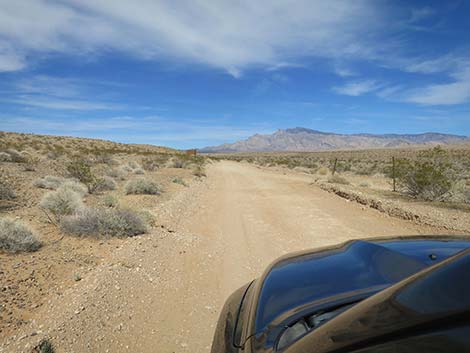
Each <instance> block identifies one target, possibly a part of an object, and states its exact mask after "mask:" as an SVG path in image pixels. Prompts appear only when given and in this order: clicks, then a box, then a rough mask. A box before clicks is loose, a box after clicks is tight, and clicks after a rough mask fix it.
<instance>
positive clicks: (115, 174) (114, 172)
mask: <svg viewBox="0 0 470 353" xmlns="http://www.w3.org/2000/svg"><path fill="white" fill-rule="evenodd" d="M106 174H107V175H108V176H109V177H111V178H115V179H117V180H126V175H127V173H126V172H125V171H123V170H122V169H108V171H107V172H106Z"/></svg>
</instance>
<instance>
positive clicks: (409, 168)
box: [395, 147, 455, 201]
mask: <svg viewBox="0 0 470 353" xmlns="http://www.w3.org/2000/svg"><path fill="white" fill-rule="evenodd" d="M420 157H421V158H420V159H417V160H407V159H400V160H398V161H397V166H396V171H395V174H396V180H397V184H398V187H399V188H400V189H401V190H403V191H404V192H405V193H407V194H408V195H410V196H412V197H415V198H419V199H423V200H428V201H435V200H443V199H444V198H445V196H446V194H448V193H449V192H450V191H451V190H452V188H453V185H454V183H455V180H454V175H453V171H452V165H451V164H450V163H449V162H448V160H447V153H446V152H445V151H444V150H443V149H442V148H440V147H435V148H434V149H432V150H431V151H427V152H425V153H423V154H422V155H421V156H420Z"/></svg>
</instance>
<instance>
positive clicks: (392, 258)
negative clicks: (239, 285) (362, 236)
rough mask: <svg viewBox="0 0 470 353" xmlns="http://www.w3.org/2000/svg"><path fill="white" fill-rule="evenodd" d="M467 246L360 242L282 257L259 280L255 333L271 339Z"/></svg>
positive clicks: (464, 243) (432, 242) (456, 243)
mask: <svg viewBox="0 0 470 353" xmlns="http://www.w3.org/2000/svg"><path fill="white" fill-rule="evenodd" d="M468 247H470V243H469V242H467V241H439V240H412V241H403V240H400V241H385V242H369V241H362V240H356V241H352V242H348V243H345V244H343V245H340V246H339V247H336V248H330V249H326V250H320V251H316V252H309V253H305V254H300V255H295V256H289V257H286V258H281V259H280V260H278V261H277V262H275V263H274V264H273V265H271V267H270V268H269V269H268V270H267V271H266V272H265V274H264V275H263V277H261V278H260V281H258V283H259V286H260V287H259V288H258V298H257V306H256V313H255V317H254V324H253V326H252V331H251V334H260V333H262V332H264V334H263V335H266V334H267V331H269V330H270V329H272V328H275V327H279V325H286V324H288V322H286V321H285V320H286V318H289V317H292V315H294V314H295V313H299V312H302V311H303V310H309V308H312V307H315V306H316V307H318V306H319V305H324V304H325V303H333V302H335V301H336V300H338V299H342V298H351V300H353V299H354V298H356V299H355V300H360V299H363V298H365V297H367V296H370V295H372V294H374V293H377V292H379V291H381V290H383V289H385V288H386V287H389V286H391V285H392V284H394V283H397V282H399V281H401V280H403V279H405V278H407V277H409V276H411V275H413V274H415V273H417V272H419V271H421V270H422V269H424V268H426V267H428V266H430V265H432V264H435V263H437V262H439V261H442V260H444V259H445V258H448V257H449V256H451V255H454V254H455V253H457V252H459V251H461V250H462V249H464V248H468ZM268 336H269V334H268Z"/></svg>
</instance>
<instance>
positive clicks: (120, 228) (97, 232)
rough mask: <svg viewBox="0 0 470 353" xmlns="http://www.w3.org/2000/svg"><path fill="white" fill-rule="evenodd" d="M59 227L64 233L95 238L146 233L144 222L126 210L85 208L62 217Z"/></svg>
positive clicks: (135, 214)
mask: <svg viewBox="0 0 470 353" xmlns="http://www.w3.org/2000/svg"><path fill="white" fill-rule="evenodd" d="M60 227H61V230H62V231H63V232H64V233H68V234H72V235H77V236H91V237H96V238H101V237H106V236H111V237H133V236H136V235H139V234H143V233H145V232H146V231H147V226H146V224H145V221H144V220H143V219H142V218H141V217H140V216H139V215H138V214H137V213H136V212H133V211H131V210H126V209H93V208H85V209H82V210H81V211H79V212H78V213H76V214H74V215H71V216H67V217H64V218H63V219H62V220H61V222H60Z"/></svg>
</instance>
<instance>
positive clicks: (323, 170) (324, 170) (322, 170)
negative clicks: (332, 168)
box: [317, 167, 328, 175]
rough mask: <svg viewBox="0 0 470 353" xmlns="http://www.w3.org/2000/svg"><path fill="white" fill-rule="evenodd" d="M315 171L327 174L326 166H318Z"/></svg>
mask: <svg viewBox="0 0 470 353" xmlns="http://www.w3.org/2000/svg"><path fill="white" fill-rule="evenodd" d="M317 173H318V174H320V175H327V174H328V168H326V167H320V168H318V170H317Z"/></svg>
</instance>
